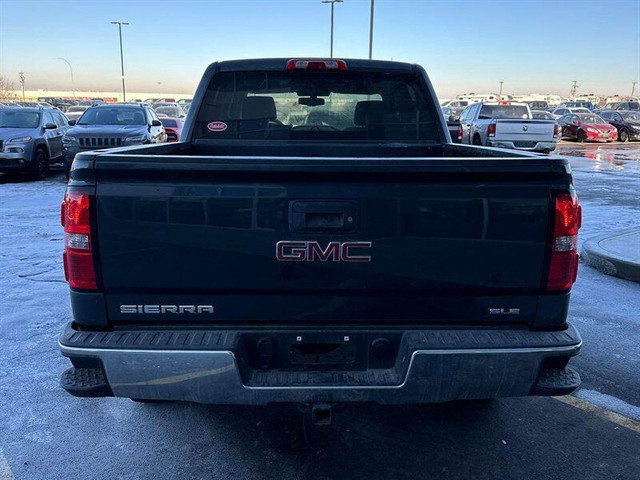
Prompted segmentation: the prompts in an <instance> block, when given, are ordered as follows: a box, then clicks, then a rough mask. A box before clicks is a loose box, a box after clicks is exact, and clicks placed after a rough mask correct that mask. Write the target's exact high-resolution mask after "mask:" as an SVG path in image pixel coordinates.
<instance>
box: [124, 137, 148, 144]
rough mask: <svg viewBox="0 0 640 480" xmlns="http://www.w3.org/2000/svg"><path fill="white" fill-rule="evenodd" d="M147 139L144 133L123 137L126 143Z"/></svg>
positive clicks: (140, 141)
mask: <svg viewBox="0 0 640 480" xmlns="http://www.w3.org/2000/svg"><path fill="white" fill-rule="evenodd" d="M146 140H147V136H146V135H135V136H133V137H127V138H125V139H124V141H125V142H127V143H142V142H144V141H146Z"/></svg>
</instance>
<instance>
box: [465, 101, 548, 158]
mask: <svg viewBox="0 0 640 480" xmlns="http://www.w3.org/2000/svg"><path fill="white" fill-rule="evenodd" d="M460 125H461V127H462V141H461V143H467V144H469V145H485V146H489V147H499V148H511V149H517V150H531V151H534V152H543V153H549V152H552V151H553V150H555V148H556V142H557V141H558V137H559V135H560V128H559V126H558V125H557V124H556V122H554V121H553V120H534V119H532V116H531V110H530V109H529V106H528V105H527V104H526V103H511V104H508V105H502V104H498V103H476V104H474V105H470V106H469V107H467V108H466V109H465V110H464V111H463V112H462V113H461V114H460Z"/></svg>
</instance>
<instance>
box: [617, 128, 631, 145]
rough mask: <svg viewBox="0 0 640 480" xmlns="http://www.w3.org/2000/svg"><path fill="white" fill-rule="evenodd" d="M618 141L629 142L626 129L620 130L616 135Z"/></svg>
mask: <svg viewBox="0 0 640 480" xmlns="http://www.w3.org/2000/svg"><path fill="white" fill-rule="evenodd" d="M618 141H619V142H622V143H625V142H628V141H629V132H627V130H626V129H624V128H623V129H622V130H620V133H619V134H618Z"/></svg>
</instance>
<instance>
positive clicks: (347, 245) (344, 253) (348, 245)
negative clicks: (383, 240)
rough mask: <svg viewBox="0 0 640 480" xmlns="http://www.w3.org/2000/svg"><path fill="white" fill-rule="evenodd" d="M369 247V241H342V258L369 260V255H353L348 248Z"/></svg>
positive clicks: (346, 260)
mask: <svg viewBox="0 0 640 480" xmlns="http://www.w3.org/2000/svg"><path fill="white" fill-rule="evenodd" d="M355 248H371V242H344V243H343V244H342V260H343V261H345V262H370V261H371V256H370V255H354V254H353V253H350V252H349V249H355Z"/></svg>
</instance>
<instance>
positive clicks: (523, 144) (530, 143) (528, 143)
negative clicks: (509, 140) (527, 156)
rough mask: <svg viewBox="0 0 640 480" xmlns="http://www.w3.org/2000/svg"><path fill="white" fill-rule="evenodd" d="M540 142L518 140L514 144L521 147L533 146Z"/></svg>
mask: <svg viewBox="0 0 640 480" xmlns="http://www.w3.org/2000/svg"><path fill="white" fill-rule="evenodd" d="M537 143H538V142H536V141H529V140H516V141H515V142H513V144H514V145H515V146H516V147H519V148H533V147H535V146H536V144H537Z"/></svg>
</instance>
